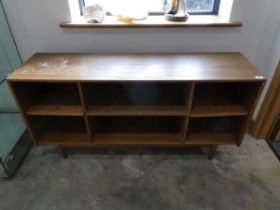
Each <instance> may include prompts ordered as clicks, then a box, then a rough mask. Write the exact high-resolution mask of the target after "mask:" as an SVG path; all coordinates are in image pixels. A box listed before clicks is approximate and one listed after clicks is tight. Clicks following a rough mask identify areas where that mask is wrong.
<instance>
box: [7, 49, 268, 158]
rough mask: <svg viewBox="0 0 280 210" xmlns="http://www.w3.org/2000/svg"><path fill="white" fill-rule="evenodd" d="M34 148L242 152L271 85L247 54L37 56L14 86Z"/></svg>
mask: <svg viewBox="0 0 280 210" xmlns="http://www.w3.org/2000/svg"><path fill="white" fill-rule="evenodd" d="M8 81H9V85H10V89H11V91H12V92H13V95H14V97H15V99H16V101H17V104H18V107H19V109H20V111H21V114H22V116H23V118H24V119H25V122H26V125H27V128H28V131H29V133H30V135H31V137H32V139H33V141H34V144H35V145H36V144H55V145H58V148H59V149H60V151H61V153H62V155H63V156H64V157H66V155H67V154H66V153H65V150H64V148H65V147H190V146H201V147H202V146H207V147H210V152H209V158H212V157H213V155H214V152H215V150H216V149H217V146H218V145H231V144H232V145H237V146H240V145H241V143H242V140H243V137H244V134H245V132H246V128H247V127H248V123H249V121H250V118H251V116H252V113H253V111H254V109H255V106H256V103H257V101H258V98H259V96H260V94H261V91H262V89H263V86H264V84H265V81H266V80H265V78H264V77H263V75H262V74H261V73H260V72H259V71H258V70H257V69H256V68H255V67H254V66H253V65H252V64H251V63H250V62H249V61H248V60H247V59H246V58H245V57H244V56H243V55H242V54H240V53H192V54H131V55H128V54H74V53H49V54H44V53H37V54H35V55H34V56H33V57H32V58H31V59H30V60H29V61H28V62H26V63H25V64H24V65H23V66H22V67H20V68H19V69H17V70H16V71H15V72H14V73H13V74H12V75H10V76H9V78H8Z"/></svg>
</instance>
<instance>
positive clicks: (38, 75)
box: [8, 53, 265, 82]
mask: <svg viewBox="0 0 280 210" xmlns="http://www.w3.org/2000/svg"><path fill="white" fill-rule="evenodd" d="M8 80H9V81H59V82H67V81H72V82H73V81H77V82H79V81H81V82H86V81H89V82H114V81H116V82H118V81H123V82H125V81H144V82H146V81H159V82H160V81H165V82H166V81H168V82H180V81H210V82H211V81H256V80H258V81H264V80H265V78H264V77H263V75H262V74H261V73H260V72H259V71H258V70H257V69H256V68H255V67H254V66H253V65H252V64H251V63H250V62H249V61H248V60H247V59H246V58H245V57H244V56H243V55H242V54H241V53H188V54H183V53H181V54H180V53H176V54H77V53H76V54H75V53H37V54H35V55H34V56H33V57H32V58H31V59H29V61H28V62H26V63H25V64H24V65H23V66H22V67H20V68H19V69H17V70H16V71H15V72H14V73H13V74H12V75H11V76H9V78H8Z"/></svg>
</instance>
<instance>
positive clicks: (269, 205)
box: [0, 136, 280, 210]
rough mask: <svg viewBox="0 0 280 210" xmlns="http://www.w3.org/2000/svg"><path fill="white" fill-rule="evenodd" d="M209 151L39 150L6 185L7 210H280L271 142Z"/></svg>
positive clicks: (1, 190) (2, 192) (2, 189)
mask: <svg viewBox="0 0 280 210" xmlns="http://www.w3.org/2000/svg"><path fill="white" fill-rule="evenodd" d="M206 152H207V150H200V149H187V150H100V149H99V150H71V151H70V157H69V159H67V160H63V159H62V158H61V157H60V156H59V154H58V152H57V150H56V148H55V147H53V146H41V147H36V148H33V149H32V150H31V152H30V154H29V155H28V157H27V158H26V160H25V162H24V164H23V165H22V167H21V169H20V170H19V171H18V173H17V175H16V176H15V177H14V178H13V179H12V180H10V181H1V182H0V201H1V202H0V209H1V210H18V209H20V210H53V209H60V210H64V209H65V210H72V209H79V210H80V209H81V210H88V209H92V210H100V209H102V210H103V209H104V210H140V209H145V210H149V209H151V210H153V209H159V210H167V209H168V210H171V209H174V210H181V209H182V210H183V209H184V210H186V209H194V210H200V209H203V210H205V209H207V210H211V209H213V210H219V209H221V210H231V209H232V210H239V209H240V210H243V209H248V210H266V209H275V210H278V209H280V164H279V162H278V160H277V159H276V158H275V156H274V155H273V153H272V152H271V151H270V149H269V148H268V146H267V145H266V143H265V142H262V141H255V140H254V139H251V138H250V137H249V136H247V137H246V139H245V142H244V144H243V145H242V147H241V148H237V147H233V146H223V147H220V148H219V150H218V153H217V155H216V157H215V158H214V159H213V160H212V161H209V160H208V159H207V155H206Z"/></svg>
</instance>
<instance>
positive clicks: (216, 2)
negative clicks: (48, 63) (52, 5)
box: [78, 0, 221, 16]
mask: <svg viewBox="0 0 280 210" xmlns="http://www.w3.org/2000/svg"><path fill="white" fill-rule="evenodd" d="M78 1H79V7H80V14H81V16H82V15H83V8H84V6H85V0H78ZM220 3H221V0H214V5H213V10H212V11H199V12H188V13H189V14H190V15H217V14H218V13H219V9H220ZM106 15H109V16H111V15H112V14H111V13H107V14H106ZM149 15H152V16H156V15H164V12H149Z"/></svg>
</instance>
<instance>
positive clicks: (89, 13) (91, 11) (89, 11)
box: [83, 4, 105, 23]
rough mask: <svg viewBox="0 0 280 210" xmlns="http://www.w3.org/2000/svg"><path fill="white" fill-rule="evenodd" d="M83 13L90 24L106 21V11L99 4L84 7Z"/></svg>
mask: <svg viewBox="0 0 280 210" xmlns="http://www.w3.org/2000/svg"><path fill="white" fill-rule="evenodd" d="M83 13H84V18H85V20H86V21H87V22H88V23H102V22H103V21H104V19H105V11H104V9H103V7H102V6H101V5H99V4H94V5H90V6H86V7H84V10H83Z"/></svg>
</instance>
